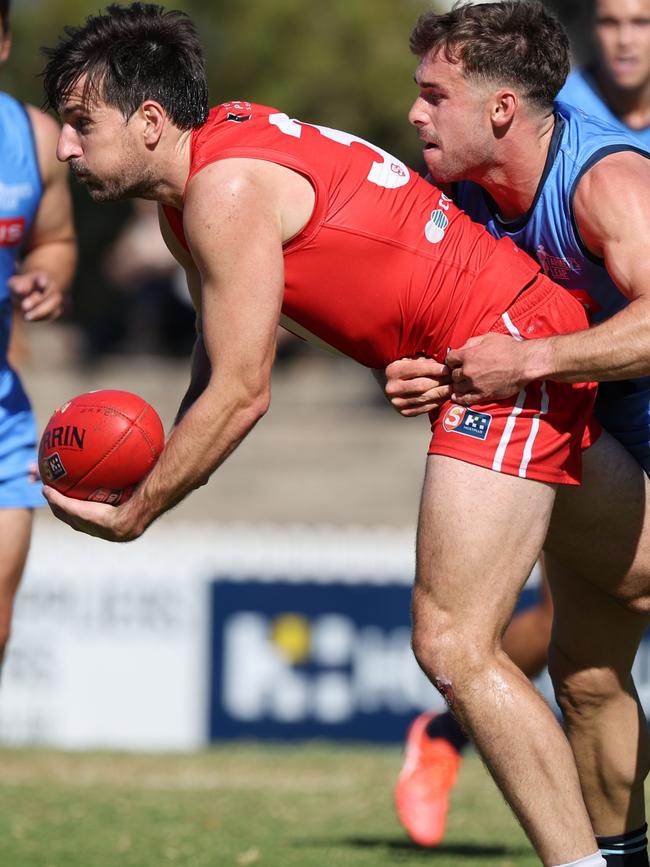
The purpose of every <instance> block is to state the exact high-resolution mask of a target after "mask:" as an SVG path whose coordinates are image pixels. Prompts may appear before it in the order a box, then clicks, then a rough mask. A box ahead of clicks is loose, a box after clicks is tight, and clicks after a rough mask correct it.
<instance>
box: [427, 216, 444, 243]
mask: <svg viewBox="0 0 650 867" xmlns="http://www.w3.org/2000/svg"><path fill="white" fill-rule="evenodd" d="M448 225H449V218H448V217H447V215H446V214H445V212H444V211H443V210H441V209H440V208H436V210H435V211H431V219H430V220H429V222H428V223H427V224H426V226H425V227H424V234H425V237H426V239H427V241H428V242H429V243H430V244H439V243H440V241H442V239H443V238H444V237H445V230H446V229H447V226H448Z"/></svg>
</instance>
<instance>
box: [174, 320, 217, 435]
mask: <svg viewBox="0 0 650 867" xmlns="http://www.w3.org/2000/svg"><path fill="white" fill-rule="evenodd" d="M211 372H212V365H211V364H210V359H209V358H208V354H207V352H206V351H205V344H204V342H203V337H202V335H201V334H199V335H198V336H197V338H196V343H195V344H194V349H193V351H192V364H191V373H190V383H189V385H188V387H187V391H186V392H185V395H184V396H183V399H182V400H181V404H180V406H179V408H178V412H177V413H176V418H175V420H174V425H175V426H176V425H177V424H178V423H179V422H180V420H181V419H182V418H183V416H184V415H185V413H186V412H187V411H188V409H189V408H190V407H191V406H192V404H193V403H194V402H195V401H196V399H197V398H198V397H199V395H201V394H203V392H204V391H205V389H206V387H207V385H208V382H209V381H210V374H211Z"/></svg>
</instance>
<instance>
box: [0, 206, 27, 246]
mask: <svg viewBox="0 0 650 867" xmlns="http://www.w3.org/2000/svg"><path fill="white" fill-rule="evenodd" d="M0 195H1V193H0ZM24 234H25V220H24V219H23V218H22V217H14V218H13V219H11V220H0V247H15V246H16V245H17V244H20V242H21V241H22V240H23V236H24Z"/></svg>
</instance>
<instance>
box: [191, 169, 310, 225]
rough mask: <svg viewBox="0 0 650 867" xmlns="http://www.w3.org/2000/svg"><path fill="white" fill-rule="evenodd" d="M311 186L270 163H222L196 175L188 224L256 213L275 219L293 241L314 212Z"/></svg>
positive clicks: (290, 172)
mask: <svg viewBox="0 0 650 867" xmlns="http://www.w3.org/2000/svg"><path fill="white" fill-rule="evenodd" d="M314 201H315V192H314V189H313V187H312V185H311V184H310V182H309V181H308V180H307V179H306V178H305V177H304V176H303V175H301V174H299V173H298V172H296V171H294V170H293V169H290V168H287V167H286V166H283V165H279V164H277V163H274V162H271V161H266V160H255V159H245V158H231V159H224V160H218V161H216V162H214V163H211V164H210V165H208V166H206V167H205V168H204V169H202V170H201V171H200V172H199V173H198V174H196V175H194V177H193V178H192V179H191V181H190V183H189V184H188V187H187V191H186V196H185V208H184V211H185V221H186V224H187V223H188V222H189V223H190V224H192V223H194V221H195V220H196V219H198V220H199V221H203V220H204V219H205V215H206V214H208V213H211V214H213V215H214V217H215V219H229V215H230V214H234V213H235V212H241V211H246V210H248V211H254V212H255V213H256V214H259V215H261V214H266V215H267V217H270V216H271V215H273V217H275V218H277V219H278V220H279V221H280V223H281V226H282V235H283V239H284V240H285V241H286V240H288V239H289V238H291V237H293V235H295V234H296V233H297V232H298V231H300V229H301V228H302V227H303V226H304V225H305V224H306V222H307V221H308V220H309V217H310V216H311V213H312V211H313V208H314Z"/></svg>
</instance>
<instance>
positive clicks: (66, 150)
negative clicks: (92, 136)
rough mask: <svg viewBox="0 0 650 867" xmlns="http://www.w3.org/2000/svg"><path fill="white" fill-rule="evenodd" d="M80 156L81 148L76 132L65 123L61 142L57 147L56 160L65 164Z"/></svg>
mask: <svg viewBox="0 0 650 867" xmlns="http://www.w3.org/2000/svg"><path fill="white" fill-rule="evenodd" d="M80 156H81V147H80V145H79V143H78V141H77V137H76V135H75V132H74V130H73V129H72V127H71V126H70V125H69V124H67V123H65V124H63V126H62V127H61V132H60V133H59V140H58V142H57V145H56V158H57V159H58V160H59V161H60V162H62V163H65V162H67V161H68V160H69V159H73V158H74V157H80Z"/></svg>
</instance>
